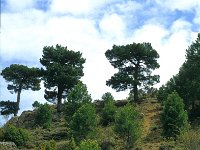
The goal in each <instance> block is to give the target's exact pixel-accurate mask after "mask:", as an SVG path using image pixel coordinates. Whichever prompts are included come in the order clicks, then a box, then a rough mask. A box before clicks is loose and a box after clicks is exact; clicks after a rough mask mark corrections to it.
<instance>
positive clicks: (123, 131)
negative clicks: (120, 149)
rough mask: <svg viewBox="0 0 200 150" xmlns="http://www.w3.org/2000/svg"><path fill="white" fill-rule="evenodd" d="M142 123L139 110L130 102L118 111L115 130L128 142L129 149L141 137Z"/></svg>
mask: <svg viewBox="0 0 200 150" xmlns="http://www.w3.org/2000/svg"><path fill="white" fill-rule="evenodd" d="M141 125H142V120H141V117H140V113H139V111H138V110H137V109H136V108H135V107H134V106H132V105H130V104H128V105H126V106H124V107H123V108H120V109H119V111H118V112H117V113H116V118H115V129H114V130H115V132H116V133H117V134H118V135H119V136H120V137H122V138H123V140H124V141H125V142H126V148H127V149H130V148H131V147H132V146H133V144H134V143H136V142H137V140H138V139H139V138H140V137H141V132H142V128H141Z"/></svg>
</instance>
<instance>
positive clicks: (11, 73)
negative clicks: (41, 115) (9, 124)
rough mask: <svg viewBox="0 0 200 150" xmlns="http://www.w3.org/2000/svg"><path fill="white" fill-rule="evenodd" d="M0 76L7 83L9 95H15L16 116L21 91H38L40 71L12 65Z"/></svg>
mask: <svg viewBox="0 0 200 150" xmlns="http://www.w3.org/2000/svg"><path fill="white" fill-rule="evenodd" d="M1 75H2V76H3V78H4V79H5V80H6V81H8V82H9V84H8V87H7V89H8V90H9V91H10V92H11V93H17V108H16V111H15V112H14V115H15V116H16V115H17V113H18V110H19V103H20V94H21V92H22V90H29V89H31V90H33V91H38V90H40V79H39V77H40V71H39V69H38V68H28V67H27V66H24V65H18V64H12V65H10V67H6V68H5V69H3V70H2V72H1Z"/></svg>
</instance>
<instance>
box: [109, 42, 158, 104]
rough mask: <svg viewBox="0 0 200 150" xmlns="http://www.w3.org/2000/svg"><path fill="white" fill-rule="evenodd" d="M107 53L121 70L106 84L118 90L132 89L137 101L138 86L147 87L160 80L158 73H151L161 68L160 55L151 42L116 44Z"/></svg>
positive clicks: (112, 63) (110, 59) (114, 65)
mask: <svg viewBox="0 0 200 150" xmlns="http://www.w3.org/2000/svg"><path fill="white" fill-rule="evenodd" d="M105 55H106V58H107V59H108V60H109V61H110V63H111V65H112V66H113V67H114V68H117V69H118V70H119V71H118V73H116V74H114V75H113V76H112V77H111V79H109V80H108V81H107V82H106V84H107V85H108V86H111V87H112V88H114V89H116V90H117V91H124V90H126V89H131V90H132V91H133V92H134V100H135V101H138V86H140V87H147V86H149V85H153V84H155V83H157V82H159V76H158V75H151V73H152V70H155V69H156V68H159V64H158V63H157V59H158V58H159V55H158V53H157V52H156V50H154V49H153V48H152V46H151V44H150V43H138V44H137V43H133V44H128V45H125V46H124V45H122V46H116V45H114V46H113V47H112V49H111V50H107V51H106V53H105Z"/></svg>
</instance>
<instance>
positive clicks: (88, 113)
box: [69, 104, 97, 139]
mask: <svg viewBox="0 0 200 150" xmlns="http://www.w3.org/2000/svg"><path fill="white" fill-rule="evenodd" d="M96 125H97V121H96V114H95V108H94V106H93V105H92V104H85V105H83V106H81V107H80V108H79V109H78V110H77V112H75V114H74V115H73V117H72V120H71V121H70V124H69V127H70V129H71V130H72V134H73V136H74V137H75V138H76V139H82V138H85V137H86V136H87V135H88V133H89V132H91V131H93V130H94V128H95V127H96Z"/></svg>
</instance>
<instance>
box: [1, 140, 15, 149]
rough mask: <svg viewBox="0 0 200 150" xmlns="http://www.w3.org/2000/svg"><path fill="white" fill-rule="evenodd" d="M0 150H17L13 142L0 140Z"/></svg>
mask: <svg viewBox="0 0 200 150" xmlns="http://www.w3.org/2000/svg"><path fill="white" fill-rule="evenodd" d="M0 149H1V150H4V149H5V150H17V146H16V145H15V143H14V142H0Z"/></svg>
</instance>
